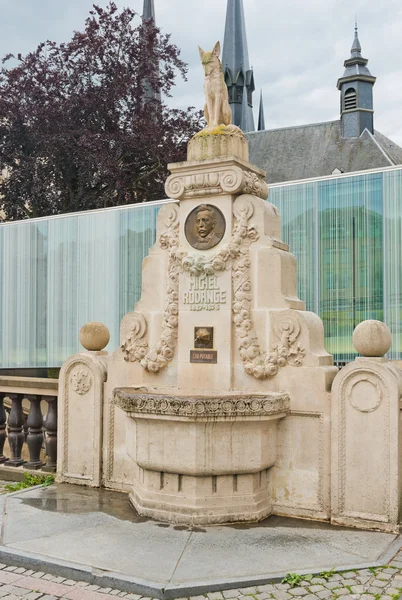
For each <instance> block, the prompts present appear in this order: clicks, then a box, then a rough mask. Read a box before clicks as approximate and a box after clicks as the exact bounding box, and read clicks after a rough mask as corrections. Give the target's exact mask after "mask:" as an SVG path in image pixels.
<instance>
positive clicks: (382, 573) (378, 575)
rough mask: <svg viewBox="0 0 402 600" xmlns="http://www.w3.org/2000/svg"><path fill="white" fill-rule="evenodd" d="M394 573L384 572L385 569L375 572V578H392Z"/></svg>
mask: <svg viewBox="0 0 402 600" xmlns="http://www.w3.org/2000/svg"><path fill="white" fill-rule="evenodd" d="M393 576H394V575H391V574H390V573H385V571H381V572H380V573H377V579H381V580H383V579H387V580H388V579H392V577H393Z"/></svg>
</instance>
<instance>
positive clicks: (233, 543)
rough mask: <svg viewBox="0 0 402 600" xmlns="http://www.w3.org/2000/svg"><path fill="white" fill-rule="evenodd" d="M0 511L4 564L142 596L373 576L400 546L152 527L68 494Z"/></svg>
mask: <svg viewBox="0 0 402 600" xmlns="http://www.w3.org/2000/svg"><path fill="white" fill-rule="evenodd" d="M0 503H1V504H2V509H3V510H2V524H1V547H0V561H1V562H4V563H7V564H13V565H16V566H17V567H21V568H25V569H33V570H36V571H37V570H40V571H43V572H45V573H49V574H50V576H52V575H53V576H56V577H62V578H70V579H71V580H81V581H83V582H87V583H88V584H90V585H96V586H100V587H103V588H111V589H118V590H121V592H122V593H123V592H126V593H128V592H131V593H136V594H138V595H142V596H147V597H165V598H173V597H179V596H180V597H187V596H195V595H199V594H203V593H206V592H209V591H211V590H230V589H232V590H233V589H234V588H236V589H237V590H239V589H240V588H245V587H250V586H251V587H253V588H255V589H257V588H256V586H263V585H264V584H266V583H267V582H269V581H270V580H272V579H276V580H277V581H278V580H280V579H281V578H282V577H283V576H284V575H285V574H286V573H289V572H303V573H309V572H312V573H318V572H321V571H330V570H331V569H335V570H347V569H351V568H354V569H356V568H360V569H364V568H366V567H375V566H380V565H385V564H387V563H388V562H389V561H390V560H391V559H392V557H393V556H394V555H395V554H396V553H397V552H398V550H399V549H400V547H401V546H402V541H400V540H399V538H397V536H395V535H392V534H386V533H379V532H365V531H358V530H353V529H345V528H340V527H331V526H330V525H327V524H323V523H315V522H311V521H303V520H295V519H287V518H280V517H271V518H270V519H267V520H266V521H264V522H262V523H259V524H251V525H227V526H216V527H195V528H191V527H185V526H182V525H178V526H177V525H176V526H175V525H169V524H167V523H158V522H156V521H153V520H151V519H147V518H142V517H139V516H138V515H137V514H136V513H135V511H134V510H133V509H132V508H131V506H130V504H129V502H128V497H127V495H125V494H121V493H117V492H109V491H106V490H91V489H88V488H81V487H79V486H71V485H53V486H50V487H48V488H32V489H29V490H24V491H21V492H16V493H14V494H12V495H7V496H0ZM318 585H319V584H318ZM356 585H362V584H360V583H356ZM401 587H402V585H401ZM278 591H283V592H285V591H286V590H278ZM324 591H325V590H324ZM306 592H307V590H306ZM256 593H257V592H255V594H256ZM286 593H287V594H288V595H289V597H290V592H289V591H286ZM300 595H308V594H301V593H300ZM0 597H1V590H0ZM220 597H222V596H220ZM267 597H269V596H267ZM275 597H276V596H275ZM322 597H324V596H322ZM262 600H265V599H262ZM306 600H307V599H306ZM367 600H369V599H367Z"/></svg>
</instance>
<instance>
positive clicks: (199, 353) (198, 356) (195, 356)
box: [190, 350, 218, 365]
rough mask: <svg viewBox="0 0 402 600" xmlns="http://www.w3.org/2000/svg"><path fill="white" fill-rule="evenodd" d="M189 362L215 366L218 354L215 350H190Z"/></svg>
mask: <svg viewBox="0 0 402 600" xmlns="http://www.w3.org/2000/svg"><path fill="white" fill-rule="evenodd" d="M190 362H191V363H207V364H210V365H216V364H217V362H218V353H217V351H216V350H190Z"/></svg>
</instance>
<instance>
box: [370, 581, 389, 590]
mask: <svg viewBox="0 0 402 600" xmlns="http://www.w3.org/2000/svg"><path fill="white" fill-rule="evenodd" d="M371 585H373V586H374V587H378V588H384V587H385V586H386V585H388V582H387V581H381V580H380V579H374V581H372V582H371Z"/></svg>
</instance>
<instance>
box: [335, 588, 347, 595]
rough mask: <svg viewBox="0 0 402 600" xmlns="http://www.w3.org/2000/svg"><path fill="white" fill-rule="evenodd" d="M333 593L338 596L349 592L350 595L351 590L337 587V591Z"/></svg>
mask: <svg viewBox="0 0 402 600" xmlns="http://www.w3.org/2000/svg"><path fill="white" fill-rule="evenodd" d="M332 593H333V594H336V595H337V596H345V595H347V594H349V595H350V591H349V590H348V589H347V588H344V587H343V588H336V592H334V591H332Z"/></svg>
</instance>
